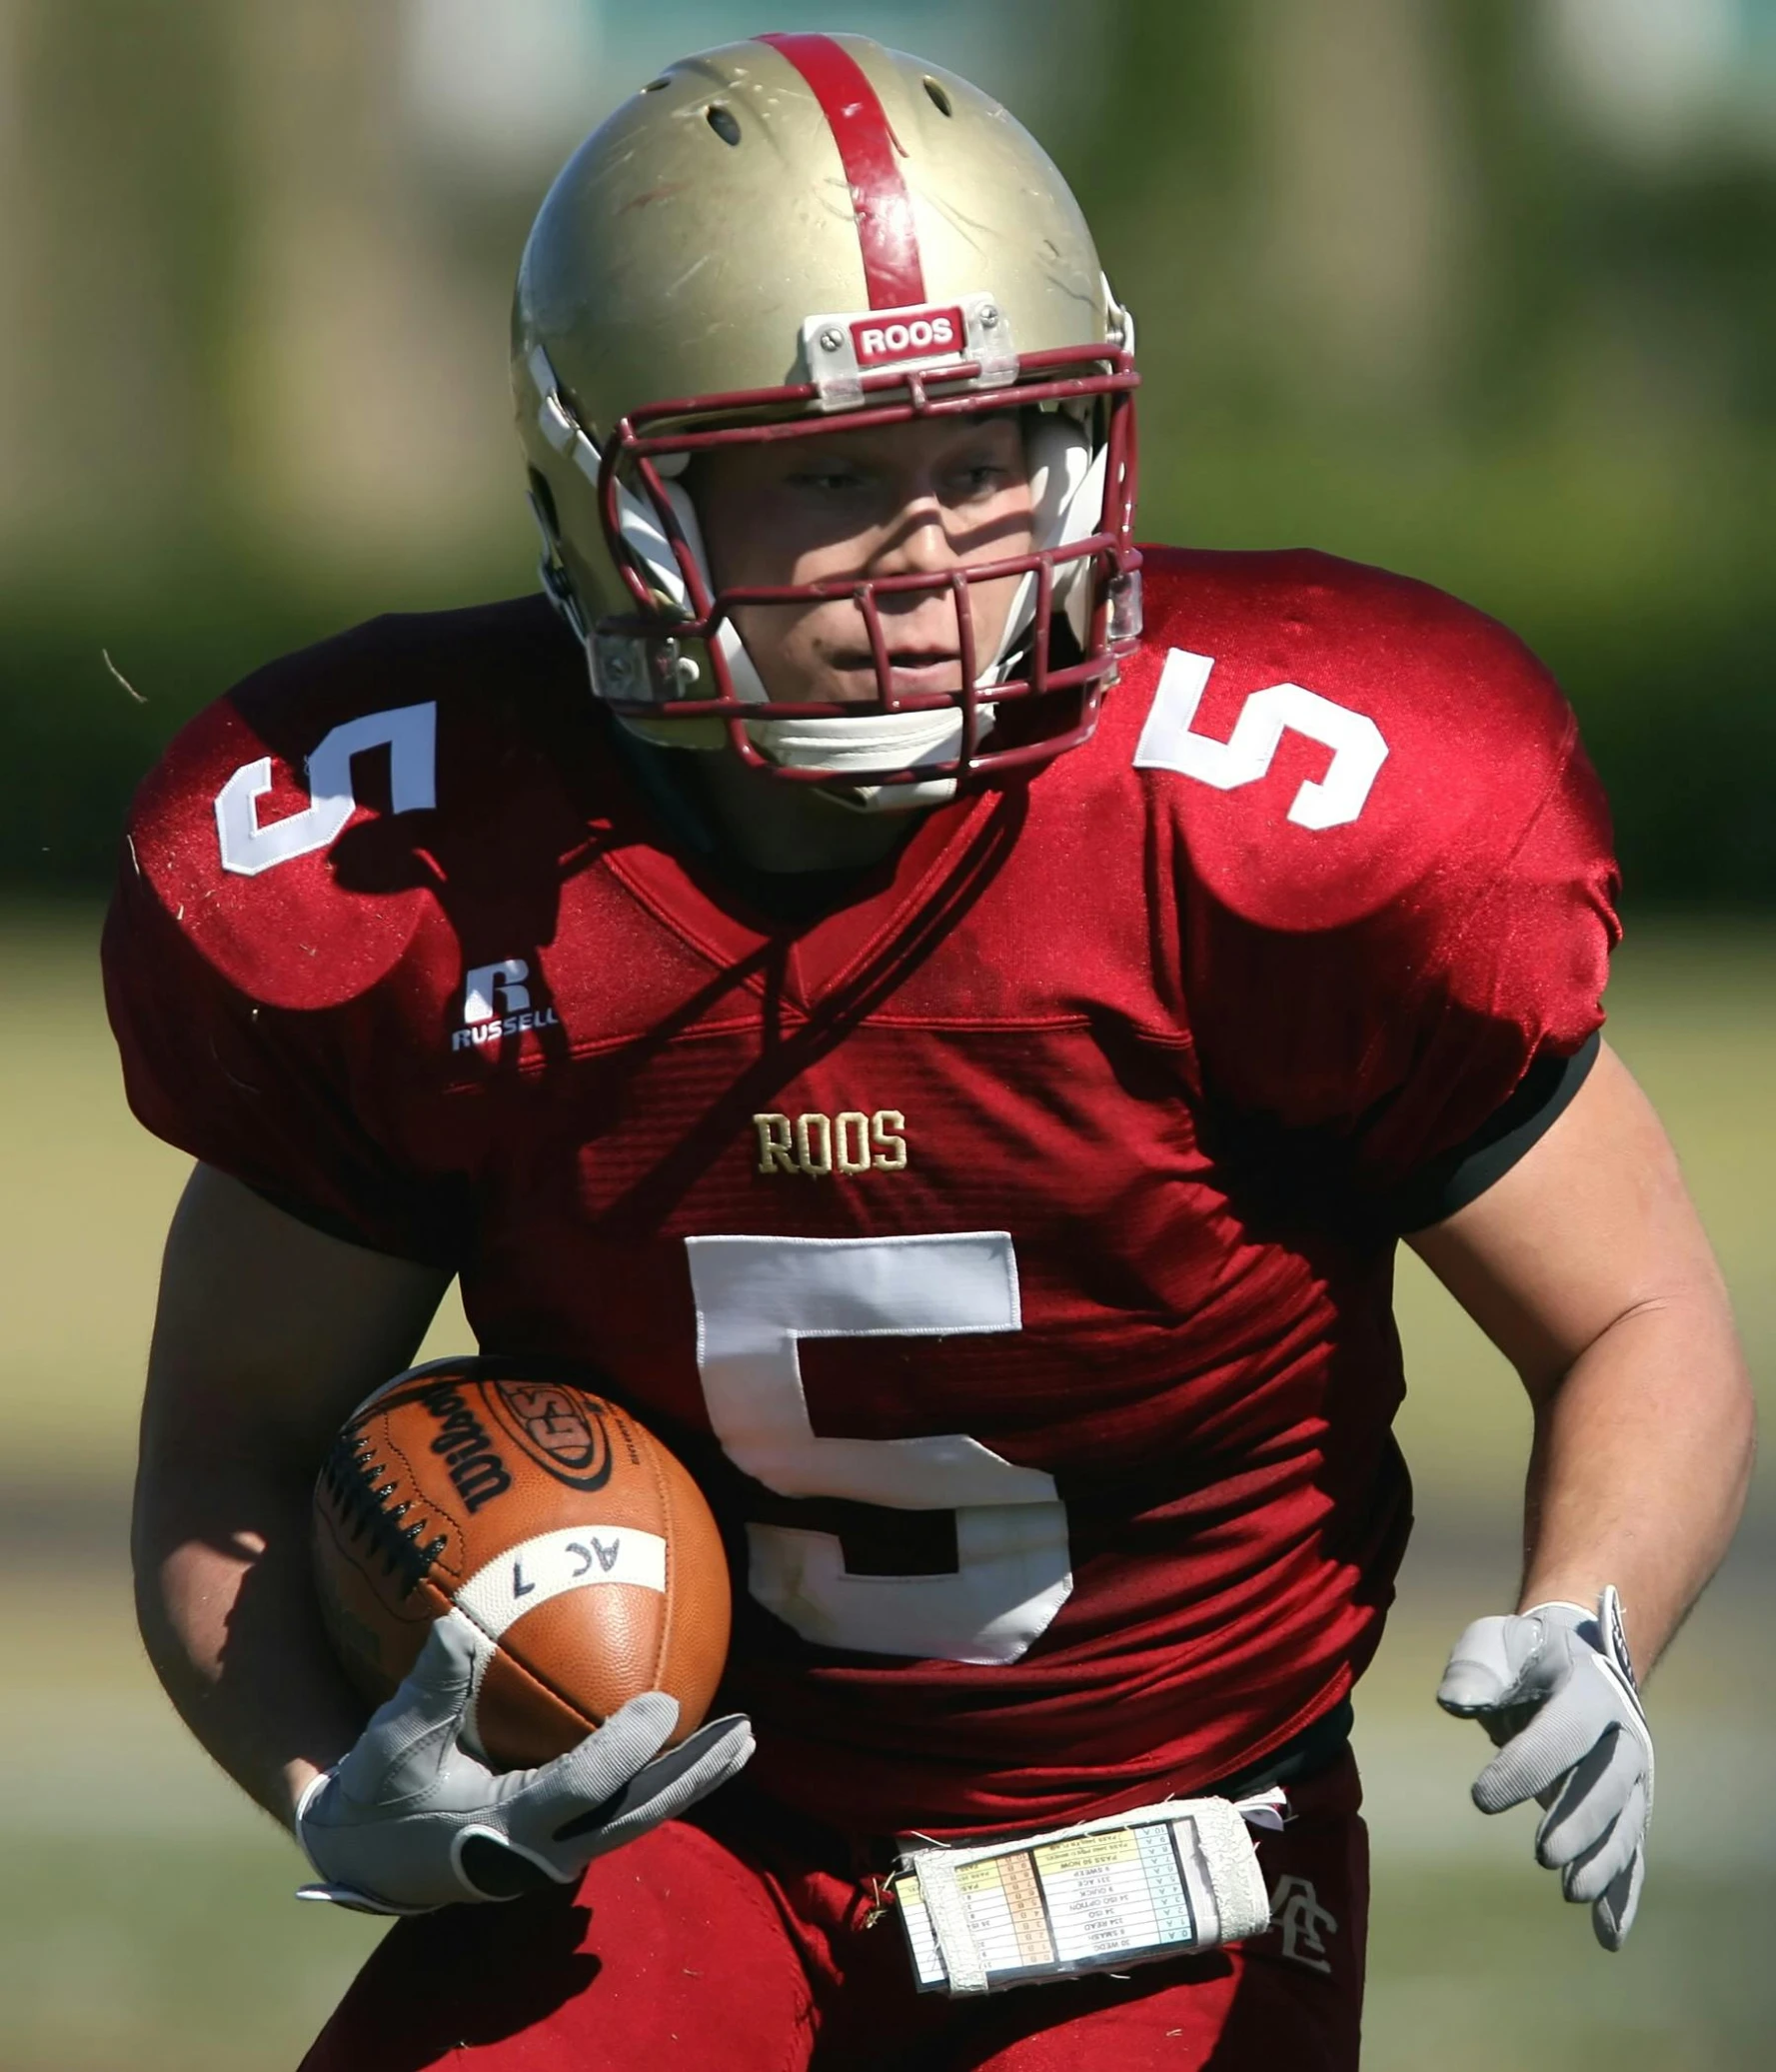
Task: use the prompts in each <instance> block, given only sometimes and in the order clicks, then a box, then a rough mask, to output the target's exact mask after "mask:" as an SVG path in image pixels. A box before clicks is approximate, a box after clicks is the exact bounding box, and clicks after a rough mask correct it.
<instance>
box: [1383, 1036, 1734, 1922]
mask: <svg viewBox="0 0 1776 2072" xmlns="http://www.w3.org/2000/svg"><path fill="white" fill-rule="evenodd" d="M1411 1241H1412V1243H1413V1245H1414V1248H1415V1249H1416V1250H1417V1251H1418V1252H1419V1254H1420V1255H1421V1256H1422V1257H1423V1258H1424V1260H1425V1261H1426V1263H1427V1264H1428V1265H1429V1266H1430V1267H1431V1269H1432V1271H1433V1272H1435V1273H1436V1274H1437V1276H1438V1277H1439V1278H1440V1279H1441V1280H1442V1281H1443V1283H1444V1284H1445V1286H1447V1287H1448V1288H1449V1289H1450V1291H1451V1292H1452V1293H1453V1294H1454V1295H1455V1296H1456V1298H1457V1299H1458V1300H1459V1301H1460V1302H1461V1304H1462V1305H1463V1307H1464V1308H1465V1309H1467V1311H1468V1312H1469V1314H1470V1315H1472V1316H1473V1317H1474V1318H1475V1320H1476V1321H1477V1322H1478V1323H1479V1324H1480V1325H1481V1327H1482V1328H1483V1329H1484V1330H1485V1331H1486V1333H1487V1335H1488V1336H1489V1337H1490V1338H1491V1339H1492V1341H1493V1342H1494V1343H1495V1344H1496V1345H1497V1346H1498V1347H1499V1348H1500V1350H1501V1351H1503V1352H1504V1353H1505V1354H1506V1356H1507V1357H1508V1358H1509V1359H1510V1360H1511V1362H1512V1364H1513V1365H1514V1366H1515V1367H1516V1369H1517V1371H1518V1373H1519V1374H1520V1375H1521V1376H1522V1379H1523V1384H1524V1386H1525V1388H1526V1389H1527V1390H1528V1393H1529V1397H1530V1401H1531V1404H1532V1405H1533V1408H1534V1415H1535V1438H1534V1444H1533V1448H1532V1451H1531V1456H1530V1467H1529V1478H1528V1490H1527V1501H1526V1506H1525V1519H1524V1570H1523V1582H1522V1588H1521V1591H1520V1593H1519V1596H1518V1612H1517V1614H1516V1615H1514V1616H1509V1617H1500V1616H1491V1617H1486V1618H1481V1619H1477V1620H1475V1621H1474V1622H1473V1624H1471V1625H1470V1626H1469V1627H1468V1628H1467V1630H1466V1631H1465V1632H1464V1633H1463V1634H1462V1636H1461V1638H1460V1640H1459V1641H1457V1643H1456V1646H1455V1650H1454V1653H1453V1654H1452V1656H1451V1658H1450V1662H1449V1667H1448V1669H1447V1671H1446V1672H1445V1674H1444V1678H1443V1683H1442V1687H1441V1688H1440V1689H1439V1691H1438V1693H1437V1695H1438V1698H1439V1701H1440V1702H1441V1703H1442V1704H1443V1705H1444V1706H1445V1707H1446V1708H1447V1709H1448V1710H1449V1711H1451V1712H1455V1713H1458V1714H1460V1715H1462V1716H1464V1717H1471V1718H1476V1719H1478V1720H1480V1721H1481V1723H1482V1724H1483V1725H1484V1726H1485V1727H1486V1729H1487V1731H1488V1733H1489V1734H1490V1735H1491V1737H1492V1739H1493V1741H1494V1742H1495V1743H1496V1744H1497V1745H1498V1748H1499V1753H1498V1754H1497V1756H1495V1757H1494V1759H1493V1761H1492V1762H1491V1763H1489V1764H1488V1765H1487V1767H1486V1769H1485V1770H1483V1771H1482V1772H1481V1774H1480V1776H1479V1778H1478V1779H1477V1781H1476V1783H1475V1785H1474V1800H1475V1803H1476V1804H1477V1805H1479V1806H1480V1808H1481V1810H1482V1811H1485V1812H1499V1811H1502V1810H1503V1809H1504V1808H1505V1807H1507V1806H1511V1805H1515V1804H1518V1803H1520V1802H1522V1801H1523V1800H1524V1799H1527V1798H1531V1797H1533V1798H1536V1799H1538V1800H1539V1801H1540V1803H1541V1804H1542V1806H1543V1807H1545V1808H1546V1812H1545V1814H1544V1817H1543V1819H1542V1822H1541V1824H1540V1826H1539V1828H1538V1829H1537V1833H1536V1854H1537V1857H1538V1859H1539V1860H1540V1861H1541V1862H1542V1863H1543V1864H1544V1865H1546V1866H1547V1867H1548V1868H1550V1869H1558V1870H1559V1871H1560V1872H1561V1881H1562V1886H1563V1889H1564V1891H1565V1894H1566V1897H1567V1898H1568V1899H1570V1900H1573V1901H1575V1902H1577V1903H1580V1904H1586V1905H1589V1906H1590V1907H1591V1910H1592V1921H1593V1925H1594V1927H1595V1929H1596V1933H1597V1937H1598V1940H1599V1941H1600V1942H1601V1943H1602V1944H1603V1945H1604V1947H1605V1948H1606V1949H1611V1950H1614V1949H1619V1948H1620V1947H1621V1944H1622V1942H1623V1939H1624V1938H1625V1937H1626V1935H1627V1933H1628V1930H1629V1928H1630V1927H1631V1926H1632V1924H1633V1919H1634V1913H1635V1908H1636V1906H1637V1904H1638V1900H1639V1894H1640V1886H1641V1880H1642V1877H1643V1875H1644V1870H1645V1861H1646V1853H1645V1835H1646V1827H1647V1822H1648V1820H1649V1819H1650V1817H1651V1813H1652V1803H1653V1750H1652V1739H1651V1735H1650V1731H1649V1729H1648V1726H1647V1722H1646V1717H1645V1714H1644V1713H1643V1712H1642V1710H1641V1706H1640V1701H1639V1698H1638V1695H1637V1693H1636V1691H1635V1688H1634V1678H1633V1670H1632V1667H1631V1663H1630V1659H1629V1656H1628V1652H1627V1648H1626V1645H1625V1643H1624V1641H1623V1637H1622V1634H1621V1632H1620V1631H1619V1630H1618V1622H1619V1624H1620V1625H1621V1626H1625V1627H1626V1629H1627V1631H1628V1633H1629V1634H1631V1636H1632V1643H1633V1654H1634V1656H1635V1657H1637V1658H1638V1659H1639V1661H1640V1664H1641V1666H1642V1668H1643V1669H1645V1668H1647V1667H1650V1666H1651V1664H1652V1663H1653V1662H1654V1661H1655V1660H1656V1659H1657V1658H1658V1656H1659V1654H1660V1653H1661V1652H1662V1650H1663V1649H1664V1647H1665V1645H1666V1644H1667V1642H1668V1641H1669V1640H1670V1638H1671V1636H1672V1634H1673V1633H1674V1632H1675V1631H1676V1630H1677V1627H1678V1625H1679V1624H1680V1622H1681V1621H1682V1619H1683V1616H1684V1614H1685V1612H1686V1611H1687V1610H1688V1608H1689V1606H1690V1605H1691V1604H1692V1603H1693V1602H1694V1600H1695V1598H1696V1596H1697V1595H1698V1594H1699V1592H1700V1591H1701V1589H1702V1587H1703V1585H1704V1584H1705V1583H1706V1582H1707V1580H1708V1578H1709V1576H1710V1575H1711V1574H1712V1573H1713V1572H1714V1569H1715V1567H1716V1566H1717V1564H1718V1563H1719V1561H1720V1559H1721V1557H1722V1555H1723V1554H1724V1553H1725V1551H1726V1548H1727V1543H1728V1541H1729V1540H1730V1538H1731V1536H1732V1533H1733V1529H1734V1527H1735V1525H1736V1524H1737V1523H1738V1519H1739V1514H1740V1511H1741V1509H1742V1508H1743V1505H1744V1502H1745V1494H1746V1488H1747V1484H1748V1482H1749V1478H1750V1474H1751V1465H1752V1454H1753V1449H1754V1443H1755V1430H1754V1412H1753V1402H1752V1394H1751V1387H1750V1382H1749V1378H1748V1376H1747V1373H1746V1368H1745V1362H1744V1358H1743V1356H1742V1354H1741V1352H1740V1349H1739V1344H1738V1340H1737V1337H1736V1335H1735V1332H1734V1328H1733V1320H1732V1315H1731V1312H1730V1309H1729V1307H1728V1303H1727V1296H1726V1291H1725V1288H1724V1287H1723V1285H1722V1282H1721V1277H1720V1272H1719V1269H1718V1267H1717V1266H1716V1264H1715V1262H1714V1258H1713V1255H1712V1253H1711V1251H1710V1249H1709V1245H1708V1240H1707V1238H1706V1236H1705V1235H1704V1234H1703V1231H1702V1227H1701V1224H1700V1222H1699V1220H1698V1218H1697V1215H1696V1212H1695V1209H1694V1208H1693V1207H1692V1205H1691V1203H1690V1200H1689V1197H1688V1195H1687V1193H1686V1191H1685V1189H1684V1185H1683V1179H1682V1175H1681V1174H1680V1172H1679V1170H1678V1166H1677V1160H1676V1158H1675V1156H1674V1154H1673V1152H1672V1149H1671V1145H1670V1143H1669V1141H1668V1140H1667V1138H1666V1136H1665V1133H1664V1131H1663V1129H1662V1128H1661V1127H1660V1125H1659V1121H1658V1118H1657V1116H1656V1115H1655V1114H1654V1113H1653V1110H1652V1108H1651V1106H1650V1105H1649V1103H1648V1102H1647V1100H1646V1097H1645V1095H1644V1094H1642V1092H1641V1091H1640V1089H1639V1087H1638V1086H1636V1085H1635V1083H1634V1081H1633V1079H1632V1078H1631V1077H1630V1076H1629V1074H1628V1071H1627V1069H1626V1067H1625V1066H1624V1065H1623V1064H1622V1063H1621V1061H1620V1060H1619V1059H1618V1058H1617V1057H1615V1056H1614V1054H1613V1053H1612V1052H1611V1051H1609V1050H1608V1049H1604V1050H1603V1051H1602V1053H1601V1054H1600V1056H1599V1058H1598V1061H1597V1064H1596V1065H1595V1067H1594V1068H1593V1070H1592V1071H1591V1073H1590V1075H1589V1077H1588V1078H1587V1079H1586V1081H1585V1083H1584V1085H1583V1086H1582V1087H1581V1088H1580V1090H1579V1092H1578V1093H1577V1095H1576V1096H1575V1097H1574V1099H1573V1100H1572V1103H1571V1105H1570V1106H1569V1107H1568V1108H1567V1109H1566V1110H1565V1112H1564V1113H1563V1114H1562V1115H1560V1116H1559V1118H1558V1119H1557V1120H1556V1121H1555V1122H1554V1123H1553V1124H1552V1126H1551V1127H1550V1128H1549V1129H1548V1131H1547V1132H1546V1134H1545V1135H1544V1136H1543V1137H1542V1138H1541V1139H1540V1140H1539V1141H1538V1142H1537V1143H1536V1144H1535V1145H1534V1146H1533V1148H1532V1149H1531V1150H1529V1151H1528V1152H1527V1153H1526V1154H1525V1155H1524V1156H1523V1157H1522V1158H1521V1159H1520V1160H1519V1161H1518V1162H1517V1163H1516V1164H1515V1165H1514V1166H1513V1167H1512V1168H1511V1169H1510V1170H1509V1171H1508V1172H1507V1173H1506V1174H1505V1175H1504V1176H1503V1177H1502V1178H1501V1179H1499V1180H1498V1181H1496V1182H1495V1183H1494V1184H1493V1185H1492V1186H1491V1187H1490V1188H1489V1189H1488V1190H1487V1191H1486V1192H1485V1193H1483V1194H1481V1195H1480V1196H1479V1197H1478V1198H1477V1199H1476V1200H1474V1201H1472V1202H1470V1203H1469V1204H1468V1205H1467V1206H1466V1207H1464V1208H1462V1209H1460V1210H1459V1211H1458V1212H1457V1213H1456V1214H1454V1215H1452V1216H1450V1217H1449V1218H1448V1219H1447V1220H1446V1221H1445V1222H1442V1223H1439V1224H1437V1225H1435V1226H1434V1227H1432V1228H1430V1229H1428V1230H1424V1231H1421V1232H1419V1233H1418V1234H1417V1235H1416V1236H1415V1237H1413V1239H1412V1240H1411ZM1618 1592H1619V1606H1618V1601H1617V1595H1616V1593H1618ZM1593 1607H1595V1611H1593Z"/></svg>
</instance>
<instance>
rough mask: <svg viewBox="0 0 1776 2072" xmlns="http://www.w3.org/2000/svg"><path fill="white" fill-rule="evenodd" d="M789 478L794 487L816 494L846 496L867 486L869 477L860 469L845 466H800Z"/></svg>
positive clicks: (791, 485)
mask: <svg viewBox="0 0 1776 2072" xmlns="http://www.w3.org/2000/svg"><path fill="white" fill-rule="evenodd" d="M788 480H789V483H790V487H791V488H792V489H799V490H806V491H809V492H811V493H812V494H814V495H816V496H828V497H832V496H845V495H847V494H849V493H852V492H855V491H858V490H861V489H864V488H866V487H867V478H866V477H865V476H864V475H863V473H862V472H861V471H860V470H858V469H856V468H847V467H843V466H835V467H826V468H821V467H813V468H799V469H798V470H797V471H796V473H795V474H793V475H791V476H790V477H789V478H788Z"/></svg>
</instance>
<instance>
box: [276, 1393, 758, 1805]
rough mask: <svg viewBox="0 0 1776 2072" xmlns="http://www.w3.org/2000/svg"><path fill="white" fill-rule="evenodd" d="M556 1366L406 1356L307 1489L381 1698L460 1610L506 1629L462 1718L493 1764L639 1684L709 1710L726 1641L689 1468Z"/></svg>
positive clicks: (582, 1728) (326, 1559)
mask: <svg viewBox="0 0 1776 2072" xmlns="http://www.w3.org/2000/svg"><path fill="white" fill-rule="evenodd" d="M571 1371H572V1370H570V1369H568V1368H566V1367H561V1368H557V1367H554V1366H552V1365H551V1364H549V1363H547V1362H533V1361H524V1360H503V1359H498V1358H486V1357H477V1358H460V1359H442V1360H433V1361H432V1362H431V1363H430V1364H429V1365H426V1366H421V1367H414V1368H412V1369H410V1370H409V1371H408V1372H407V1373H404V1374H398V1375H396V1377H395V1378H394V1379H393V1380H392V1381H390V1382H387V1383H386V1384H385V1385H384V1386H383V1387H381V1388H379V1389H378V1390H377V1391H376V1393H375V1394H374V1395H372V1396H371V1397H370V1398H369V1399H368V1401H366V1402H364V1403H361V1404H360V1405H359V1407H358V1408H357V1409H356V1410H354V1411H353V1413H352V1415H351V1416H350V1417H349V1418H348V1419H347V1420H346V1423H345V1425H344V1427H343V1428H342V1429H341V1431H340V1433H339V1436H338V1438H337V1439H336V1440H335V1441H334V1444H333V1448H332V1450H331V1452H330V1453H329V1455H328V1457H327V1460H326V1463H325V1465H324V1466H323V1467H322V1469H321V1473H320V1476H319V1478H318V1480H317V1482H316V1485H315V1505H314V1564H315V1580H316V1585H317V1588H318V1591H319V1595H320V1601H321V1611H322V1616H323V1618H324V1620H325V1622H326V1626H327V1631H328V1634H329V1636H330V1637H331V1639H332V1642H333V1646H334V1649H335V1651H336V1652H337V1654H338V1656H339V1658H340V1660H341V1662H342V1663H343V1665H344V1667H345V1669H346V1671H347V1673H348V1675H349V1676H350V1677H351V1679H352V1681H353V1682H354V1683H355V1684H356V1686H357V1687H358V1689H359V1690H360V1691H361V1692H362V1693H363V1695H364V1696H365V1697H366V1698H367V1699H369V1700H370V1701H371V1703H373V1704H381V1703H382V1701H383V1700H384V1699H385V1698H387V1697H388V1696H389V1695H390V1694H391V1693H392V1692H393V1691H394V1689H395V1687H396V1685H397V1684H398V1683H399V1682H400V1681H401V1679H402V1677H403V1676H405V1675H406V1673H407V1672H408V1670H409V1669H410V1668H412V1666H413V1663H414V1660H415V1658H416V1657H417V1655H418V1654H419V1651H420V1647H421V1645H422V1643H423V1642H424V1640H425V1637H426V1633H427V1630H428V1628H429V1627H430V1625H431V1623H432V1621H433V1620H434V1619H436V1618H438V1617H440V1616H441V1615H442V1614H443V1613H444V1612H446V1611H448V1610H449V1609H450V1608H451V1606H453V1605H455V1606H456V1607H457V1609H458V1610H459V1611H461V1612H463V1613H464V1614H466V1615H467V1616H468V1617H469V1618H471V1619H473V1620H474V1622H475V1623H476V1625H478V1626H479V1627H480V1628H481V1630H482V1631H483V1632H484V1633H486V1634H487V1635H488V1637H489V1638H490V1639H491V1640H493V1641H494V1642H495V1643H496V1648H495V1652H494V1654H493V1656H492V1658H491V1660H490V1661H489V1664H488V1667H487V1670H486V1672H485V1674H484V1676H483V1678H482V1681H481V1685H480V1688H479V1690H478V1691H477V1693H476V1697H475V1701H474V1706H473V1709H472V1711H471V1714H470V1719H469V1732H470V1736H471V1739H472V1740H473V1741H474V1742H475V1743H476V1744H477V1745H478V1747H479V1749H480V1751H481V1752H482V1753H483V1754H484V1755H485V1756H486V1758H487V1760H488V1762H489V1763H490V1764H492V1765H493V1767H495V1768H496V1769H520V1768H528V1767H530V1766H531V1765H532V1764H535V1763H539V1762H546V1761H548V1760H549V1758H550V1757H552V1756H556V1755H561V1754H564V1753H565V1752H566V1751H567V1750H568V1749H570V1748H572V1747H573V1746H574V1745H575V1744H576V1743H577V1742H579V1741H580V1740H582V1739H583V1738H584V1737H585V1736H586V1735H587V1734H588V1733H590V1732H591V1731H592V1729H593V1728H594V1727H596V1726H599V1725H600V1724H602V1723H603V1721H605V1720H606V1719H608V1718H609V1717H610V1715H611V1714H612V1713H613V1712H615V1711H616V1710H617V1708H618V1707H619V1706H620V1705H622V1704H624V1703H626V1702H627V1701H628V1700H629V1699H630V1698H633V1697H635V1696H636V1695H637V1693H638V1692H641V1691H646V1690H664V1691H670V1692H671V1693H672V1695H673V1696H674V1697H675V1698H677V1699H678V1701H679V1724H678V1728H677V1731H676V1732H675V1734H674V1736H673V1738H674V1740H675V1741H678V1740H682V1739H683V1738H684V1737H685V1736H686V1735H687V1734H689V1733H690V1732H691V1731H692V1730H693V1729H694V1728H695V1727H696V1726H697V1725H698V1724H699V1723H700V1722H701V1721H702V1719H703V1717H704V1715H705V1714H706V1713H707V1712H708V1710H709V1707H710V1701H711V1699H712V1698H713V1697H714V1695H715V1689H716V1684H717V1681H718V1679H719V1678H720V1676H721V1674H722V1668H723V1664H724V1662H725V1660H726V1659H727V1653H728V1632H729V1619H730V1611H731V1599H730V1588H729V1580H728V1563H727V1559H726V1556H725V1555H724V1553H723V1550H722V1540H721V1535H720V1533H719V1532H718V1530H717V1527H716V1521H715V1519H714V1517H712V1515H711V1514H710V1508H709V1505H708V1504H707V1503H706V1502H705V1501H704V1498H703V1494H702V1492H701V1491H700V1490H699V1488H698V1487H697V1484H696V1483H695V1482H694V1481H693V1480H692V1479H691V1476H690V1475H689V1474H688V1473H687V1472H686V1471H685V1469H684V1468H683V1467H682V1466H681V1465H680V1463H679V1462H678V1461H677V1460H676V1459H675V1458H674V1457H673V1455H672V1454H671V1453H670V1452H668V1451H667V1449H666V1448H665V1447H664V1446H663V1445H661V1443H660V1442H659V1440H658V1439H656V1438H654V1437H653V1436H652V1434H651V1433H650V1432H648V1431H647V1430H646V1429H645V1428H644V1427H643V1426H642V1425H640V1424H638V1423H637V1422H636V1420H635V1419H634V1418H633V1417H632V1416H630V1414H629V1413H628V1412H627V1411H626V1410H624V1409H621V1408H620V1407H619V1406H618V1405H617V1404H615V1403H613V1402H610V1401H608V1400H607V1399H606V1398H605V1397H604V1396H602V1395H599V1394H596V1393H594V1392H593V1391H592V1390H591V1389H590V1388H588V1387H586V1386H585V1385H584V1383H583V1380H575V1379H570V1378H567V1376H568V1375H569V1373H570V1372H571Z"/></svg>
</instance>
